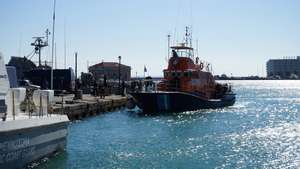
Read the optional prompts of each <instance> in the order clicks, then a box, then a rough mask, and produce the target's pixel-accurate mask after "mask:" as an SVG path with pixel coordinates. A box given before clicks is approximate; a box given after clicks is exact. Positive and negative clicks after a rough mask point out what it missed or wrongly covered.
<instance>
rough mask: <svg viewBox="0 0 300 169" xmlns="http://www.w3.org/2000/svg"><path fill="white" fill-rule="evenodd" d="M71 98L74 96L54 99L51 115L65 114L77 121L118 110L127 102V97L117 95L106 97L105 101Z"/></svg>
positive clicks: (92, 98)
mask: <svg viewBox="0 0 300 169" xmlns="http://www.w3.org/2000/svg"><path fill="white" fill-rule="evenodd" d="M73 97H74V95H66V96H59V97H55V104H54V105H53V114H66V115H67V116H68V117H69V119H70V120H78V119H82V118H84V117H89V116H94V115H97V114H101V113H104V112H108V111H112V110H115V109H120V108H122V107H125V105H126V102H127V97H125V96H119V95H111V96H106V97H105V99H103V98H102V99H100V97H95V96H91V95H83V97H82V99H80V100H73ZM62 103H63V104H62Z"/></svg>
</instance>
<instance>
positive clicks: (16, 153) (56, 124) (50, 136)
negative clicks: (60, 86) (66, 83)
mask: <svg viewBox="0 0 300 169" xmlns="http://www.w3.org/2000/svg"><path fill="white" fill-rule="evenodd" d="M3 59H4V58H3V56H2V54H1V53H0V168H1V169H2V168H3V169H4V168H10V169H19V168H26V166H28V165H29V166H28V167H29V168H30V164H31V163H32V162H35V161H38V160H39V159H41V158H43V157H47V156H51V155H52V154H53V153H55V152H58V151H64V149H65V147H66V144H67V134H68V125H69V119H68V117H67V116H66V115H54V114H50V112H49V110H50V109H49V106H50V104H51V102H53V101H54V100H53V99H54V91H53V90H39V89H37V90H34V91H33V90H31V89H26V88H20V87H19V88H10V83H9V78H10V76H9V75H8V74H7V71H6V68H5V64H4V60H3ZM27 90H28V91H31V92H27ZM28 93H30V94H32V95H30V94H28ZM29 95H30V96H29ZM23 103H24V104H25V106H22V105H24V104H23ZM31 103H32V104H31ZM33 105H34V106H33ZM35 105H36V106H35ZM21 107H23V108H24V107H25V109H24V110H23V109H22V108H21ZM29 107H31V108H29ZM33 107H35V108H33ZM28 109H29V111H27V110H28ZM31 110H35V111H32V112H31ZM33 166H34V165H33Z"/></svg>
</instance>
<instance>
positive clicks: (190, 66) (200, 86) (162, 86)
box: [157, 43, 230, 99]
mask: <svg viewBox="0 0 300 169" xmlns="http://www.w3.org/2000/svg"><path fill="white" fill-rule="evenodd" d="M171 49H172V57H171V58H170V59H169V61H168V67H167V69H164V70H163V72H164V78H163V80H162V81H161V82H160V83H159V84H158V85H157V90H159V91H181V92H187V93H191V94H196V95H198V96H201V97H204V98H207V99H214V98H218V97H221V95H222V93H225V92H226V91H228V90H230V87H229V86H228V85H227V84H225V85H222V84H219V83H216V82H215V79H214V77H213V75H212V73H211V72H210V71H211V68H210V64H208V63H205V62H203V61H200V60H199V58H198V57H196V59H195V62H194V58H193V57H194V51H193V48H192V47H187V46H186V44H185V43H180V45H178V46H172V47H171Z"/></svg>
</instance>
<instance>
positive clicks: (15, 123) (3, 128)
mask: <svg viewBox="0 0 300 169" xmlns="http://www.w3.org/2000/svg"><path fill="white" fill-rule="evenodd" d="M62 122H69V119H68V117H67V116H66V115H51V116H43V117H38V116H32V117H30V118H29V117H28V116H17V117H16V118H15V120H13V119H7V120H6V121H0V132H8V131H13V130H18V129H25V128H32V127H39V126H45V125H51V124H55V123H62Z"/></svg>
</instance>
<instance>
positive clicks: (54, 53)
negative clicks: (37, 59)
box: [54, 42, 57, 69]
mask: <svg viewBox="0 0 300 169" xmlns="http://www.w3.org/2000/svg"><path fill="white" fill-rule="evenodd" d="M56 49H57V48H56V42H55V43H54V56H55V57H54V58H55V69H57V55H56Z"/></svg>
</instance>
